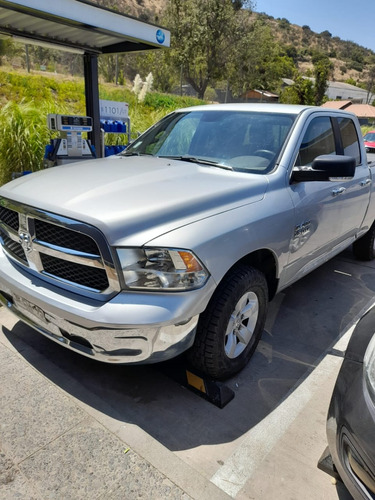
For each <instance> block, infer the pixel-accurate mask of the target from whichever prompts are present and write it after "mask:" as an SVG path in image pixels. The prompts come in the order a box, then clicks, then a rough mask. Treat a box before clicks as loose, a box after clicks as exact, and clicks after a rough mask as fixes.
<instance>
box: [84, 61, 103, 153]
mask: <svg viewBox="0 0 375 500" xmlns="http://www.w3.org/2000/svg"><path fill="white" fill-rule="evenodd" d="M83 67H84V75H85V96H86V114H87V116H91V118H92V122H93V129H92V132H90V133H89V134H88V136H89V137H88V138H89V139H90V141H91V144H93V145H94V146H95V149H96V155H97V157H98V158H102V157H103V151H102V144H101V135H100V107H99V77H98V56H97V55H95V54H87V53H85V54H84V56H83Z"/></svg>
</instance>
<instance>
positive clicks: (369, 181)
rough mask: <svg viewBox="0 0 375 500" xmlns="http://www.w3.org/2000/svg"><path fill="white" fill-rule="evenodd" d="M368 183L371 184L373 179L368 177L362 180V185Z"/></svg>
mask: <svg viewBox="0 0 375 500" xmlns="http://www.w3.org/2000/svg"><path fill="white" fill-rule="evenodd" d="M368 184H371V179H369V178H368V177H367V179H365V180H363V181H361V186H367V185H368Z"/></svg>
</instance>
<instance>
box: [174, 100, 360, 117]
mask: <svg viewBox="0 0 375 500" xmlns="http://www.w3.org/2000/svg"><path fill="white" fill-rule="evenodd" d="M211 110H212V111H223V110H227V111H258V112H264V113H265V112H267V113H282V114H289V115H298V114H300V113H301V112H302V111H305V110H319V111H321V112H322V113H327V114H332V113H334V112H335V111H337V110H333V109H329V108H323V107H320V106H306V105H299V104H279V103H230V104H206V105H200V106H192V107H188V108H182V109H178V110H176V111H182V112H186V111H211ZM339 112H340V113H345V114H352V113H349V112H347V111H344V112H343V111H342V110H339Z"/></svg>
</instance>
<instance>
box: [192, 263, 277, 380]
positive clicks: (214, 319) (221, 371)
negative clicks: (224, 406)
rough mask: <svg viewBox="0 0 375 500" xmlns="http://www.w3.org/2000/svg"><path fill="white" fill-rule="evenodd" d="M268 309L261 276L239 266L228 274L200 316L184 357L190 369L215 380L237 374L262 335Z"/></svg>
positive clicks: (266, 294) (265, 283) (252, 269)
mask: <svg viewBox="0 0 375 500" xmlns="http://www.w3.org/2000/svg"><path fill="white" fill-rule="evenodd" d="M267 305H268V289H267V282H266V280H265V278H264V276H263V274H262V273H261V272H259V271H258V270H257V269H254V268H249V267H246V266H238V267H236V268H235V269H233V270H232V271H231V272H230V273H228V275H227V276H226V277H225V278H224V279H223V281H222V283H220V285H219V287H218V289H217V290H216V292H215V294H214V295H213V297H212V299H211V301H210V303H209V304H208V306H207V309H206V310H205V311H204V312H203V313H202V314H201V316H200V319H199V322H198V327H197V333H196V337H195V342H194V345H193V347H192V348H191V349H190V350H189V351H188V353H187V356H188V360H189V361H190V363H191V364H192V365H193V367H195V368H197V369H198V370H200V371H202V372H204V373H206V374H207V375H209V376H210V377H213V378H216V379H225V378H228V377H230V376H232V375H234V374H235V373H237V372H238V371H240V370H241V369H242V368H243V367H244V366H245V365H246V364H247V363H248V361H249V359H250V358H251V356H252V354H253V352H254V351H255V348H256V346H257V344H258V342H259V339H260V337H261V335H262V332H263V328H264V323H265V320H266V313H267Z"/></svg>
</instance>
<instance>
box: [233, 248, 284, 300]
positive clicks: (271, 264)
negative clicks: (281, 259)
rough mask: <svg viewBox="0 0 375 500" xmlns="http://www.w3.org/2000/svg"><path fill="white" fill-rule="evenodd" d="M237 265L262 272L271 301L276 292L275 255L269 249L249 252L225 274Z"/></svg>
mask: <svg viewBox="0 0 375 500" xmlns="http://www.w3.org/2000/svg"><path fill="white" fill-rule="evenodd" d="M238 265H245V266H247V267H253V268H255V269H258V271H260V272H262V273H263V275H264V277H265V278H266V281H267V286H268V298H269V300H271V299H272V298H273V297H274V296H275V294H276V291H277V287H278V283H279V280H278V277H277V276H278V262H277V259H276V256H275V254H274V253H273V252H272V251H271V250H269V249H259V250H256V251H254V252H251V253H249V254H247V255H245V256H244V257H242V258H241V259H240V260H239V261H238V262H236V263H235V264H234V265H233V266H232V267H231V268H230V269H229V270H228V271H227V273H226V274H225V276H226V275H227V274H229V273H230V272H231V271H232V270H233V268H234V267H236V266H238Z"/></svg>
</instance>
